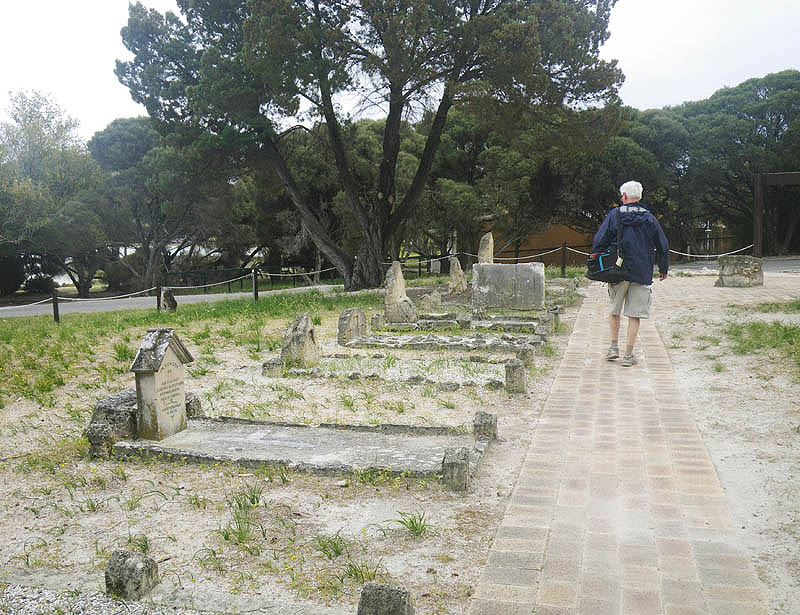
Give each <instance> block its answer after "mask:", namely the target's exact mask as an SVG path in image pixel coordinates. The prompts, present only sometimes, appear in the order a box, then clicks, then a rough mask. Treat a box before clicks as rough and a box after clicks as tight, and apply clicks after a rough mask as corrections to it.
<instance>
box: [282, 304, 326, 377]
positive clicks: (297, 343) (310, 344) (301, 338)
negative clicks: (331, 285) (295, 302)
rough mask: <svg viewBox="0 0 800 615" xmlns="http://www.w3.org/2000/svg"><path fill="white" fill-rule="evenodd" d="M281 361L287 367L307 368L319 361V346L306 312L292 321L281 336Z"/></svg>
mask: <svg viewBox="0 0 800 615" xmlns="http://www.w3.org/2000/svg"><path fill="white" fill-rule="evenodd" d="M281 359H282V360H283V362H284V363H285V364H286V366H287V367H308V366H311V365H313V364H314V363H316V362H317V361H319V346H317V336H316V332H315V330H314V325H313V324H311V317H310V316H309V315H308V312H306V313H304V314H300V316H298V317H297V318H295V319H294V322H292V324H291V325H289V328H288V329H287V330H286V333H284V335H283V344H282V345H281Z"/></svg>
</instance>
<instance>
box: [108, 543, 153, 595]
mask: <svg viewBox="0 0 800 615" xmlns="http://www.w3.org/2000/svg"><path fill="white" fill-rule="evenodd" d="M105 577H106V593H108V594H111V595H113V596H119V597H120V598H122V599H124V600H141V599H142V598H144V597H145V596H146V595H147V594H149V593H150V590H152V589H153V588H154V587H155V586H156V585H158V564H156V562H155V560H154V559H153V558H151V557H147V556H146V555H144V554H143V553H134V552H133V551H128V550H126V549H115V550H114V552H113V553H112V554H111V557H110V558H109V560H108V564H107V565H106V574H105Z"/></svg>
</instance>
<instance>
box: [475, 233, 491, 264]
mask: <svg viewBox="0 0 800 615" xmlns="http://www.w3.org/2000/svg"><path fill="white" fill-rule="evenodd" d="M478 262H479V263H493V262H494V237H493V236H492V232H491V231H489V232H488V233H486V234H485V235H484V236H483V237H481V243H480V246H478Z"/></svg>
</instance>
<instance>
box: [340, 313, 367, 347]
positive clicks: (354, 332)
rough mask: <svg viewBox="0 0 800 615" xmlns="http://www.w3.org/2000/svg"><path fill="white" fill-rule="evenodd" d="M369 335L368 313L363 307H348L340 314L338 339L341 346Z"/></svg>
mask: <svg viewBox="0 0 800 615" xmlns="http://www.w3.org/2000/svg"><path fill="white" fill-rule="evenodd" d="M364 335H369V328H368V326H367V315H366V314H364V311H363V310H362V309H361V308H357V307H354V308H347V309H346V310H345V311H344V312H342V315H341V316H339V331H338V335H337V338H336V341H337V342H338V343H339V345H340V346H346V345H347V343H348V342H352V341H353V340H354V339H357V338H359V337H362V336H364Z"/></svg>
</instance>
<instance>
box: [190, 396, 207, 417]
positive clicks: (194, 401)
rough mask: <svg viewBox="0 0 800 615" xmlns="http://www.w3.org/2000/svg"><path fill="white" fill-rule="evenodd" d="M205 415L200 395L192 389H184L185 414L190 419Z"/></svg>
mask: <svg viewBox="0 0 800 615" xmlns="http://www.w3.org/2000/svg"><path fill="white" fill-rule="evenodd" d="M205 415H206V413H205V412H204V411H203V402H202V401H201V400H200V396H199V395H198V394H197V393H194V392H192V391H186V416H187V417H188V418H190V419H199V418H203V417H204V416H205Z"/></svg>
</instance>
